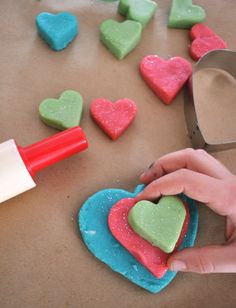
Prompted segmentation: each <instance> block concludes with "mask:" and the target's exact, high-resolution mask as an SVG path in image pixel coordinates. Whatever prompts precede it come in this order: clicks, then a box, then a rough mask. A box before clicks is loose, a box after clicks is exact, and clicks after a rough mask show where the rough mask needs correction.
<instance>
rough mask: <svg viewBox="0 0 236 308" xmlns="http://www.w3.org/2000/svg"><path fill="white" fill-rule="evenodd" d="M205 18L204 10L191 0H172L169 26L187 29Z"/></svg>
mask: <svg viewBox="0 0 236 308" xmlns="http://www.w3.org/2000/svg"><path fill="white" fill-rule="evenodd" d="M205 18H206V14H205V11H204V9H203V8H202V7H200V6H198V5H193V4H192V0H173V1H172V6H171V10H170V15H169V21H168V27H169V28H183V29H189V28H191V27H192V26H193V25H195V24H198V23H202V22H203V21H204V19H205Z"/></svg>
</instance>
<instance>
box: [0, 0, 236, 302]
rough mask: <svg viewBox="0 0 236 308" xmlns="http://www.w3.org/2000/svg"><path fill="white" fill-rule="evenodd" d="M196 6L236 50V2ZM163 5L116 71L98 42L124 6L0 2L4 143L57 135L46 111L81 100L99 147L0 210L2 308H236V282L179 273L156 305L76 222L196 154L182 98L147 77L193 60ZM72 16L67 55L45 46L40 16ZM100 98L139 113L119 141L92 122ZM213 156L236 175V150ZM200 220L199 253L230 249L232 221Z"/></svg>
mask: <svg viewBox="0 0 236 308" xmlns="http://www.w3.org/2000/svg"><path fill="white" fill-rule="evenodd" d="M195 2H196V3H197V4H199V5H202V6H203V7H204V8H205V9H206V12H207V24H208V25H209V26H210V27H212V28H213V29H214V30H215V31H216V33H218V34H219V35H221V36H222V37H223V38H224V39H225V40H226V41H227V42H228V44H229V47H230V48H231V49H235V48H236V38H235V28H236V2H235V0H227V1H221V0H198V1H197V0H196V1H195ZM158 4H159V7H158V11H157V12H156V15H155V18H154V20H153V21H152V22H151V23H150V24H149V25H148V26H147V27H146V28H145V30H144V31H143V34H142V40H141V43H140V44H139V45H138V47H137V48H136V49H135V50H134V52H133V53H132V54H130V55H129V56H127V57H126V58H125V59H124V60H123V61H118V60H116V59H115V58H114V57H113V56H112V55H111V54H110V53H109V52H108V51H107V50H106V49H105V47H104V46H103V45H102V44H101V43H100V42H99V24H100V23H101V22H102V21H103V20H105V19H108V18H113V19H116V20H123V18H122V17H121V16H118V15H117V14H116V6H117V2H115V3H109V2H108V3H106V2H103V1H99V0H93V1H92V0H91V1H90V0H67V1H62V0H41V1H33V0H31V1H30V0H21V1H19V0H1V1H0V42H1V46H0V69H1V74H0V89H1V90H0V106H1V108H0V141H1V142H2V141H5V140H7V139H10V138H14V139H15V140H16V141H17V142H18V143H19V144H20V145H22V146H24V145H28V144H31V143H33V142H35V141H38V140H40V139H42V138H45V137H47V136H49V135H52V134H54V133H56V132H57V131H56V130H54V129H52V128H50V127H47V126H45V125H44V124H43V123H41V122H40V120H39V116H38V105H39V103H40V102H41V101H42V100H43V99H44V98H47V97H58V96H59V95H60V93H61V92H62V91H64V90H66V89H73V90H77V91H79V92H80V93H81V94H82V95H83V97H84V101H85V106H84V116H83V119H82V122H81V126H82V127H83V129H84V130H85V132H86V134H87V137H88V140H89V143H90V146H89V149H88V150H87V151H86V152H83V153H81V154H79V155H76V156H74V157H72V158H70V159H67V160H65V161H63V162H61V163H59V164H57V165H55V166H53V167H50V168H48V169H47V170H45V171H43V172H41V173H40V174H39V175H38V176H37V177H36V182H37V184H38V186H37V188H36V189H34V190H31V191H29V192H27V193H25V194H22V195H20V196H18V197H16V198H14V199H12V200H9V201H8V202H5V203H4V204H2V205H1V206H0V307H1V308H10V307H14V308H21V307H24V308H32V307H34V308H43V307H50V308H54V307H55V308H56V307H57V308H59V307H60V308H61V307H72V308H77V307H79V308H84V307H85V308H95V307H98V308H100V307H106V308H110V307H136V308H140V307H142V308H144V307H176V308H177V307H181V308H183V307H203V306H204V307H229V308H232V307H235V303H236V294H235V289H236V275H235V274H213V275H197V274H190V273H189V274H184V273H180V274H178V275H177V277H176V278H175V279H174V280H173V282H172V283H171V284H170V285H169V286H168V287H167V288H166V289H165V290H163V291H162V292H161V293H159V294H156V295H152V294H149V293H148V292H146V291H144V290H142V289H140V288H139V287H137V286H135V285H133V284H132V283H130V282H129V281H128V280H126V279H125V278H123V277H121V276H120V275H118V274H116V273H114V272H112V271H111V270H110V269H109V268H108V267H107V266H105V265H104V264H103V263H101V262H100V261H98V260H96V259H95V257H93V256H92V255H91V254H90V253H89V252H88V250H87V248H86V247H85V245H84V244H83V242H82V240H81V237H80V234H79V232H78V227H77V212H78V210H79V208H80V207H81V205H82V203H83V202H84V201H85V200H86V198H87V197H88V196H89V195H91V194H93V193H94V192H96V191H97V190H100V189H102V188H107V187H121V188H124V189H127V190H133V189H134V187H135V186H136V185H137V184H138V176H139V175H140V173H141V172H142V171H143V170H144V169H145V168H146V167H147V166H148V165H149V164H150V163H151V162H152V161H153V160H154V159H156V158H158V157H160V156H161V155H163V154H165V153H168V152H171V151H176V150H179V149H182V148H185V147H189V146H190V143H189V139H188V137H187V132H186V127H185V120H184V113H183V93H182V92H181V93H180V94H179V95H178V97H177V98H176V100H175V102H174V103H173V104H172V105H171V106H165V105H164V104H162V103H161V102H160V100H159V99H158V98H157V97H156V96H155V95H154V94H153V93H152V91H151V90H150V89H149V88H148V87H147V86H146V84H144V82H143V80H142V79H141V77H140V76H139V73H138V63H139V61H140V60H141V59H142V57H144V56H145V55H147V54H153V53H157V54H159V55H160V56H162V57H166V58H168V57H170V56H175V55H179V56H184V57H186V58H187V59H189V56H188V45H189V39H188V31H185V30H173V29H172V30H169V29H167V27H166V23H167V17H168V11H169V7H170V1H167V0H163V1H161V0H159V1H158ZM63 10H67V11H70V12H72V13H73V14H75V15H76V16H77V17H78V20H79V23H80V34H79V36H78V37H77V39H76V40H75V41H74V42H73V43H72V44H71V45H70V46H69V47H68V48H66V49H65V50H64V51H61V52H58V53H57V52H54V51H52V50H50V49H49V48H48V46H47V45H46V44H45V43H44V42H43V41H42V40H41V38H40V37H39V36H38V35H37V32H36V28H35V16H36V15H37V14H38V13H39V12H41V11H49V12H54V13H56V12H59V11H63ZM192 63H193V61H192ZM98 97H106V98H109V99H111V100H117V99H119V98H122V97H128V98H131V99H133V100H134V101H135V102H136V103H137V106H138V116H137V118H136V120H135V122H134V123H133V125H132V126H131V127H130V128H129V129H128V130H127V132H126V133H125V134H124V135H123V136H122V137H121V138H120V139H119V140H117V141H116V142H112V141H111V140H109V138H108V137H107V136H106V135H105V134H104V133H103V132H102V131H101V130H100V129H98V127H97V126H96V125H95V124H94V123H93V122H92V120H91V119H90V116H89V105H90V102H91V100H93V99H95V98H98ZM213 108H214V107H213ZM229 117H231V119H225V125H227V123H228V121H230V120H234V121H235V114H230V115H229ZM214 155H215V157H217V158H218V159H220V160H221V161H222V162H223V163H224V164H225V165H226V166H228V167H229V168H230V169H231V170H232V172H235V173H236V151H235V150H232V151H227V152H222V153H216V154H214ZM222 189H223V188H222ZM199 212H200V226H199V232H198V237H197V245H204V244H207V243H221V242H222V241H223V231H224V219H223V218H222V217H219V216H217V215H215V214H214V213H212V212H211V211H210V210H208V209H207V208H206V207H204V206H200V207H199Z"/></svg>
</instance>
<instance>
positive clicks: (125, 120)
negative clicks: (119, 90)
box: [90, 98, 137, 140]
mask: <svg viewBox="0 0 236 308" xmlns="http://www.w3.org/2000/svg"><path fill="white" fill-rule="evenodd" d="M90 113H91V116H92V117H93V119H94V120H95V122H96V123H97V124H98V125H99V126H100V127H101V128H102V129H103V130H104V131H105V133H106V134H107V135H108V136H110V137H111V139H113V140H116V139H117V138H118V137H119V136H120V135H121V134H123V132H124V131H125V130H126V129H127V128H128V126H129V125H130V124H131V123H132V122H133V120H134V118H135V116H136V113H137V107H136V104H135V103H134V102H133V101H132V100H130V99H128V98H124V99H120V100H118V101H116V102H114V103H113V102H111V101H109V100H107V99H105V98H98V99H96V100H95V101H93V102H92V104H91V107H90Z"/></svg>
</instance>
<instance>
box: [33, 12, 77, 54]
mask: <svg viewBox="0 0 236 308" xmlns="http://www.w3.org/2000/svg"><path fill="white" fill-rule="evenodd" d="M36 26H37V29H38V32H39V34H40V36H41V37H42V38H43V39H44V40H45V41H46V42H47V43H48V45H49V46H50V47H51V48H52V49H53V50H56V51H59V50H62V49H64V48H66V46H67V45H68V44H69V43H70V42H71V41H72V40H73V39H74V38H75V37H76V35H77V34H78V27H79V26H78V22H77V19H76V17H75V16H74V15H72V14H70V13H67V12H61V13H59V14H56V15H55V14H51V13H46V12H42V13H40V14H39V15H38V16H37V17H36Z"/></svg>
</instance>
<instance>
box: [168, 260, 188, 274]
mask: <svg viewBox="0 0 236 308" xmlns="http://www.w3.org/2000/svg"><path fill="white" fill-rule="evenodd" d="M186 268H187V266H186V263H185V262H184V261H181V260H173V261H172V262H171V264H170V270H171V271H174V272H179V271H184V270H186Z"/></svg>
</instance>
